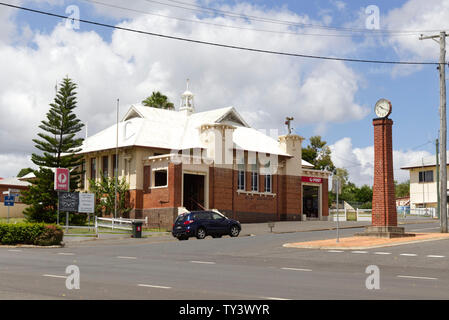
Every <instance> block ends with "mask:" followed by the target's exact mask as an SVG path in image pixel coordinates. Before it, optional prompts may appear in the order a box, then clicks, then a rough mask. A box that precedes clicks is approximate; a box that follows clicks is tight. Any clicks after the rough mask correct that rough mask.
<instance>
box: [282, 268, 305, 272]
mask: <svg viewBox="0 0 449 320" xmlns="http://www.w3.org/2000/svg"><path fill="white" fill-rule="evenodd" d="M281 269H282V270H292V271H312V269H300V268H281Z"/></svg>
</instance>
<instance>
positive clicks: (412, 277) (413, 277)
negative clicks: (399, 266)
mask: <svg viewBox="0 0 449 320" xmlns="http://www.w3.org/2000/svg"><path fill="white" fill-rule="evenodd" d="M397 277H398V278H408V279H422V280H438V278H429V277H416V276H397Z"/></svg>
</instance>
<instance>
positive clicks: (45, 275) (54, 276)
mask: <svg viewBox="0 0 449 320" xmlns="http://www.w3.org/2000/svg"><path fill="white" fill-rule="evenodd" d="M42 276H43V277H49V278H64V279H67V276H58V275H54V274H43V275H42Z"/></svg>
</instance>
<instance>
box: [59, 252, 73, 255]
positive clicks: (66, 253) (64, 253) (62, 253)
mask: <svg viewBox="0 0 449 320" xmlns="http://www.w3.org/2000/svg"><path fill="white" fill-rule="evenodd" d="M58 254H60V255H62V256H74V255H75V254H74V253H71V252H58Z"/></svg>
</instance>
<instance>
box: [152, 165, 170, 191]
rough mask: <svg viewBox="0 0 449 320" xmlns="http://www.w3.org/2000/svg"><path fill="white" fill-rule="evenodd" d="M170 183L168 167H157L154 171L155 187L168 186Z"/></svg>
mask: <svg viewBox="0 0 449 320" xmlns="http://www.w3.org/2000/svg"><path fill="white" fill-rule="evenodd" d="M167 185H168V171H167V169H157V170H154V171H153V187H166V186H167Z"/></svg>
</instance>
